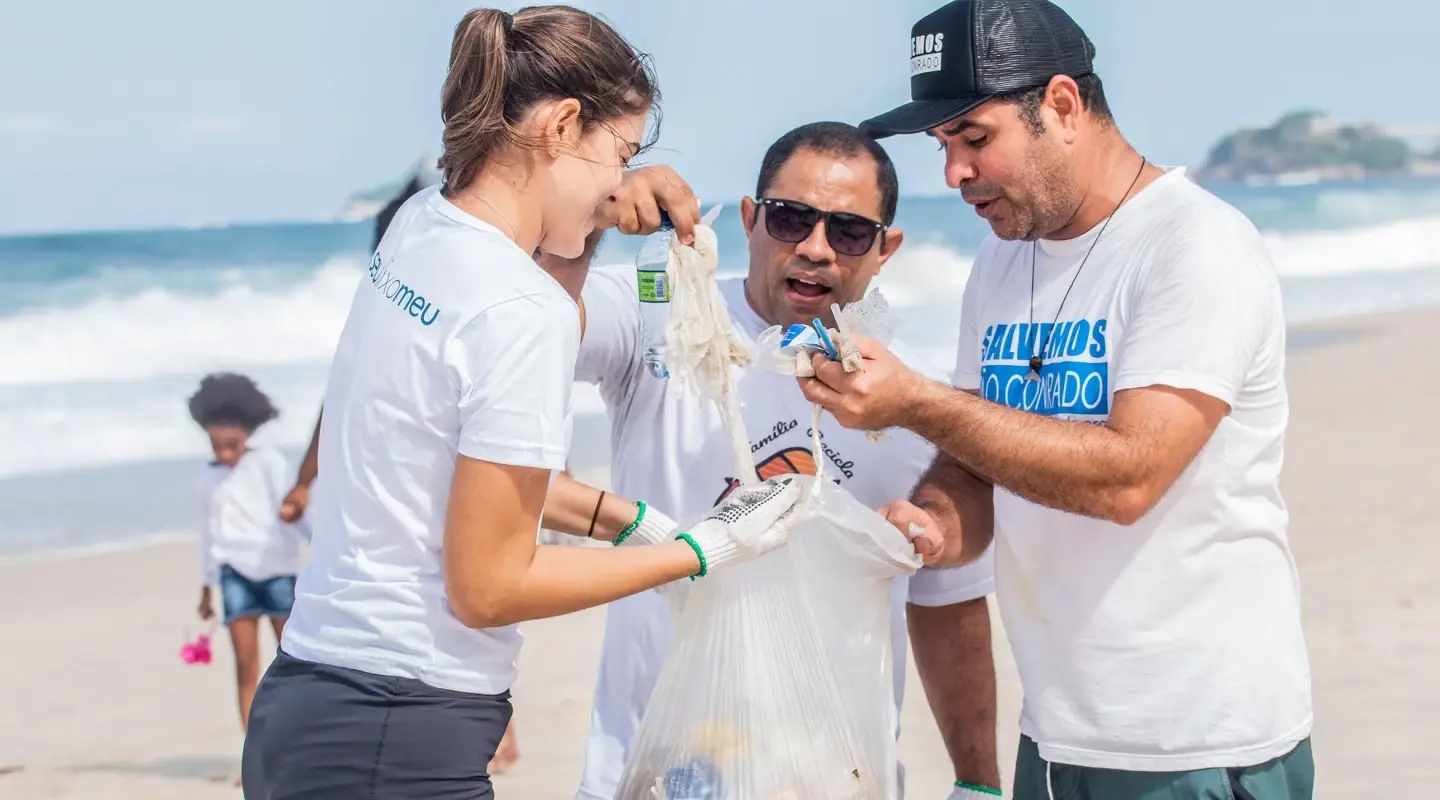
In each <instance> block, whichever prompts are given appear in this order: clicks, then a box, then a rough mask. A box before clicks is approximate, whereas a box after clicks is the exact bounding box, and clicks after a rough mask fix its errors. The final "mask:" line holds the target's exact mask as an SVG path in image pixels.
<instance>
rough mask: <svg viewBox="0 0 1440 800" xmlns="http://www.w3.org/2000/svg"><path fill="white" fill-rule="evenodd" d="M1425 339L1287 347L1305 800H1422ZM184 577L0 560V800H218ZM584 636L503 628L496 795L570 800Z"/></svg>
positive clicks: (541, 628)
mask: <svg viewBox="0 0 1440 800" xmlns="http://www.w3.org/2000/svg"><path fill="white" fill-rule="evenodd" d="M1437 337H1440V311H1436V310H1426V311H1412V312H1405V313H1396V314H1390V315H1386V316H1384V317H1363V318H1355V319H1351V320H1346V321H1342V322H1334V323H1328V324H1326V325H1324V326H1322V327H1318V328H1316V327H1312V328H1307V329H1303V330H1300V331H1296V332H1294V333H1293V334H1292V348H1291V354H1290V362H1289V386H1290V392H1291V401H1292V421H1291V427H1290V435H1289V441H1288V452H1287V463H1286V466H1285V488H1286V491H1287V499H1288V501H1289V503H1290V507H1291V511H1292V525H1291V538H1292V541H1293V543H1294V548H1295V552H1296V556H1297V559H1298V561H1299V565H1300V570H1301V576H1302V580H1303V586H1304V609H1305V627H1306V634H1307V637H1308V644H1309V648H1310V654H1311V661H1312V664H1313V670H1314V685H1315V694H1316V717H1317V723H1316V729H1315V734H1314V743H1315V754H1316V759H1317V765H1318V772H1319V783H1320V787H1319V791H1318V792H1317V797H1320V798H1419V797H1427V796H1429V792H1431V791H1433V787H1434V786H1435V785H1436V781H1437V779H1440V763H1437V762H1436V761H1432V760H1431V759H1430V758H1429V754H1428V752H1427V751H1428V747H1429V741H1430V739H1431V738H1432V736H1433V734H1434V733H1435V732H1436V731H1437V725H1436V722H1435V720H1436V717H1437V715H1440V680H1437V679H1436V675H1437V674H1440V581H1436V580H1435V578H1434V575H1433V571H1434V565H1435V564H1436V563H1440V539H1437V538H1436V537H1435V536H1434V535H1433V530H1434V520H1435V519H1436V518H1437V517H1440V491H1437V490H1440V472H1437V470H1436V468H1435V464H1434V459H1435V454H1436V453H1437V452H1440V425H1436V424H1435V422H1434V416H1433V402H1434V401H1433V397H1434V396H1435V394H1436V393H1437V392H1440V358H1436V357H1435V356H1434V355H1433V353H1432V352H1431V348H1430V346H1429V344H1428V343H1429V342H1432V341H1434V340H1435V339H1436V338H1437ZM75 502H86V498H83V497H80V498H76V499H75ZM196 562H197V555H196V553H195V544H194V543H193V542H180V543H169V544H161V545H154V546H149V547H143V548H139V549H131V550H126V551H119V552H111V553H105V554H97V555H90V556H85V557H75V558H69V559H65V560H51V561H42V562H31V563H25V564H15V565H10V566H4V567H0V609H4V613H3V614H0V642H3V643H4V654H5V657H4V658H3V659H0V685H3V686H4V687H5V690H4V697H3V702H0V709H3V711H0V715H3V716H0V719H3V725H0V797H3V798H87V799H88V798H107V799H110V800H131V799H132V798H133V799H134V800H140V799H141V798H144V800H164V798H185V800H204V799H205V798H235V797H239V796H240V792H239V790H237V789H235V788H234V787H233V786H231V785H230V781H231V780H232V779H233V777H234V776H235V775H236V774H238V773H237V771H238V761H239V759H238V756H239V748H240V742H241V736H240V730H239V725H238V722H237V721H236V719H235V705H234V693H233V688H232V682H233V679H232V675H233V669H232V664H231V661H230V658H229V654H228V642H226V641H225V640H224V639H223V638H222V640H221V641H220V647H219V650H218V651H217V661H216V663H215V664H213V665H211V666H209V667H187V666H185V665H183V664H181V663H180V661H179V659H178V658H177V656H176V651H177V648H178V647H179V645H180V642H181V637H182V633H183V628H184V626H185V625H186V624H187V622H189V621H190V620H191V618H192V611H191V609H192V608H193V606H194V603H195V600H196V585H195V582H196V578H195V576H196V571H197V568H196ZM603 628H604V614H603V612H602V611H590V612H586V613H581V614H575V615H570V616H567V617H563V618H559V619H553V620H546V621H542V622H536V623H530V624H527V625H525V626H524V627H523V630H524V633H525V637H526V644H525V649H524V651H523V655H522V659H521V660H522V665H521V674H522V676H523V677H522V679H521V681H520V683H519V685H517V686H516V688H515V702H516V707H517V720H518V725H519V729H518V730H519V734H520V744H521V748H522V760H521V762H520V764H519V765H518V766H517V767H515V769H514V770H513V771H512V773H511V774H508V775H504V776H501V777H500V778H498V779H497V785H498V792H497V793H498V795H499V796H500V797H501V798H505V800H531V799H535V800H540V799H543V800H553V799H555V798H566V797H569V796H570V795H571V793H572V792H573V790H574V787H575V784H576V782H577V779H578V776H579V770H580V759H581V752H582V747H583V737H584V733H585V730H586V727H587V725H588V715H589V705H590V697H591V692H592V689H593V685H594V677H595V669H596V662H597V657H598V651H599V645H600V640H601V636H602V634H603ZM995 629H996V645H995V646H996V655H997V669H998V672H999V676H1000V681H999V685H1000V702H999V709H1000V724H999V736H1000V753H1001V768H1002V771H1003V773H1004V774H1005V776H1006V785H1007V788H1008V785H1009V783H1008V781H1009V774H1010V772H1011V769H1012V766H1013V758H1014V749H1015V738H1016V717H1017V715H1018V712H1019V705H1020V689H1019V684H1018V680H1017V678H1016V676H1015V669H1014V665H1013V662H1012V660H1011V656H1010V653H1009V648H1008V645H1007V644H1006V642H1005V639H1004V632H1003V629H1002V628H1001V626H1000V625H999V622H998V619H997V620H996V625H995ZM265 641H266V643H265V645H264V647H265V648H266V649H269V648H270V647H271V645H270V644H269V640H268V639H267V640H265ZM1427 675H1428V676H1429V677H1428V678H1427V677H1426V676H1427ZM903 726H904V734H903V737H902V747H903V753H904V760H905V762H906V766H907V770H908V775H909V780H908V788H909V792H908V795H909V796H910V797H912V798H917V799H920V800H923V799H924V798H937V799H938V798H943V797H944V796H945V795H946V794H947V793H948V791H949V788H948V787H949V782H950V776H949V768H948V764H947V763H946V759H945V756H944V750H943V748H942V746H941V744H940V740H939V736H938V734H937V732H936V730H935V726H934V723H933V721H932V720H931V719H930V714H929V711H928V709H927V708H926V706H925V701H924V697H923V695H922V694H921V691H920V685H919V681H918V680H917V679H916V678H915V677H914V674H913V667H912V673H911V678H910V682H909V691H908V692H907V701H906V706H905V717H904V721H903Z"/></svg>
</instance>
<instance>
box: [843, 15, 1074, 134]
mask: <svg viewBox="0 0 1440 800" xmlns="http://www.w3.org/2000/svg"><path fill="white" fill-rule="evenodd" d="M1094 58H1095V45H1094V44H1092V43H1091V42H1090V39H1089V38H1088V37H1086V36H1085V32H1084V31H1082V30H1080V26H1079V25H1076V24H1075V21H1074V20H1072V19H1070V15H1068V14H1066V13H1065V12H1064V11H1062V10H1060V7H1059V6H1057V5H1055V4H1054V3H1050V2H1047V0H954V2H952V3H947V4H946V5H944V6H941V7H940V8H939V9H938V10H936V11H934V12H932V13H930V14H929V15H927V16H926V17H924V18H923V19H921V20H920V21H919V22H917V23H915V27H913V28H911V29H910V102H909V103H906V104H905V105H903V106H900V107H899V108H896V109H894V110H892V111H889V112H886V113H884V114H881V115H880V116H878V117H875V118H873V119H868V120H865V121H864V122H862V123H860V130H862V131H864V132H865V133H866V134H868V135H870V136H871V137H873V138H876V139H881V138H884V137H886V136H894V135H895V134H899V133H919V132H921V131H926V130H929V129H931V128H933V127H935V126H937V125H941V124H943V123H945V122H949V121H950V120H952V119H955V118H956V117H958V116H960V115H961V114H965V113H968V112H969V111H971V110H972V109H974V108H975V107H976V106H978V105H980V104H981V103H983V102H985V101H986V100H989V99H990V98H992V97H994V96H995V95H999V94H1006V93H1009V92H1018V91H1020V90H1022V89H1032V88H1034V87H1036V86H1044V85H1045V84H1047V83H1049V82H1050V79H1051V78H1053V77H1055V76H1056V75H1069V76H1070V77H1072V78H1078V77H1080V76H1082V75H1088V74H1090V73H1091V72H1092V71H1093V70H1094V66H1093V63H1092V62H1093V60H1094Z"/></svg>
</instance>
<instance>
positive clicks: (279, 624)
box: [270, 617, 290, 647]
mask: <svg viewBox="0 0 1440 800" xmlns="http://www.w3.org/2000/svg"><path fill="white" fill-rule="evenodd" d="M288 619H290V618H289V617H271V618H270V628H271V630H273V631H275V646H277V647H278V646H280V635H281V634H283V633H284V632H285V621H286V620H288Z"/></svg>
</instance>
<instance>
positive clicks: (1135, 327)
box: [1115, 218, 1283, 406]
mask: <svg viewBox="0 0 1440 800" xmlns="http://www.w3.org/2000/svg"><path fill="white" fill-rule="evenodd" d="M1130 309H1131V311H1130V314H1129V319H1128V320H1127V322H1126V324H1125V330H1124V333H1123V334H1122V336H1121V341H1120V348H1119V352H1118V353H1117V354H1116V355H1117V361H1118V363H1117V364H1116V376H1115V391H1121V390H1124V389H1135V388H1140V387H1144V386H1171V387H1174V388H1177V389H1189V390H1193V391H1197V392H1203V393H1204V394H1207V395H1210V396H1211V397H1214V398H1216V399H1218V400H1221V401H1223V402H1225V403H1226V404H1229V405H1232V406H1233V405H1234V404H1235V399H1236V397H1237V396H1238V395H1239V393H1240V390H1241V388H1242V387H1243V386H1244V384H1245V379H1246V375H1247V374H1248V373H1249V371H1250V368H1251V365H1252V364H1253V363H1254V362H1255V358H1256V356H1257V354H1258V353H1259V352H1260V351H1261V350H1262V348H1263V347H1264V346H1265V343H1266V341H1267V339H1268V338H1269V337H1271V336H1272V334H1273V333H1274V332H1275V326H1277V325H1282V324H1283V322H1282V316H1283V312H1282V311H1281V307H1280V300H1279V285H1278V282H1277V280H1276V278H1275V272H1274V268H1273V266H1272V265H1271V262H1270V258H1269V256H1268V254H1267V253H1266V251H1265V245H1264V242H1263V240H1261V238H1260V235H1259V233H1258V232H1256V231H1255V230H1254V228H1253V227H1251V226H1249V225H1248V224H1242V222H1241V221H1238V220H1227V219H1223V218H1222V219H1221V220H1218V221H1216V222H1213V223H1210V224H1206V225H1203V226H1198V225H1197V226H1194V227H1192V228H1191V229H1189V230H1187V231H1185V232H1183V233H1179V234H1177V240H1176V241H1175V242H1174V243H1173V244H1171V245H1170V246H1168V247H1165V248H1163V249H1162V250H1161V252H1160V253H1159V254H1158V255H1157V261H1156V262H1155V263H1154V264H1152V265H1151V266H1150V268H1149V270H1148V272H1147V273H1146V274H1145V275H1144V277H1143V279H1142V281H1141V283H1140V284H1139V285H1138V286H1137V287H1136V288H1135V294H1134V296H1133V297H1132V299H1131V302H1130Z"/></svg>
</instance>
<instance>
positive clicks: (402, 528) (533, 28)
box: [242, 6, 800, 800]
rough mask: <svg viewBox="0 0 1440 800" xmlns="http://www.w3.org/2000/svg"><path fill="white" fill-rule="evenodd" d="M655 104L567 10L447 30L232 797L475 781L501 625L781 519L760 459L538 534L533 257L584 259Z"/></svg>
mask: <svg viewBox="0 0 1440 800" xmlns="http://www.w3.org/2000/svg"><path fill="white" fill-rule="evenodd" d="M657 99H658V90H657V88H656V84H655V79H654V75H653V72H652V71H651V69H650V66H649V60H648V59H647V58H646V57H645V56H644V55H643V54H641V53H638V52H637V51H635V49H634V48H633V47H632V46H631V45H630V44H629V43H628V42H626V41H625V40H624V39H623V38H622V37H621V36H620V35H619V34H618V33H617V32H616V31H615V30H614V29H613V28H611V27H610V26H609V25H608V24H607V23H605V22H604V21H603V20H600V19H599V18H597V17H595V16H593V15H591V14H588V13H586V12H584V11H580V10H578V9H575V8H571V7H568V6H541V7H529V8H525V9H522V10H520V11H519V12H517V13H515V14H513V15H512V14H509V13H507V12H504V11H499V10H496V9H489V8H481V9H475V10H473V11H470V12H469V13H467V14H466V15H465V16H464V18H463V19H462V20H461V21H460V23H459V24H458V25H457V26H456V28H455V34H454V39H453V43H452V47H451V53H450V66H449V71H448V73H447V76H446V79H445V83H444V86H443V89H442V92H441V118H442V120H443V122H444V135H443V139H444V145H445V149H444V155H443V156H442V159H441V167H442V170H443V172H444V183H443V185H442V186H441V187H438V188H431V189H427V190H424V191H421V192H420V193H418V194H416V195H415V196H414V197H412V198H411V199H410V200H409V201H408V202H406V203H405V204H404V205H403V206H402V207H401V208H400V210H399V212H397V213H396V215H395V218H394V220H392V222H391V225H390V228H389V230H387V231H386V233H385V236H384V238H383V240H382V241H381V243H380V247H379V249H378V250H377V252H376V253H375V255H374V256H373V258H372V260H371V262H370V267H369V271H368V275H367V279H366V280H362V281H361V282H360V285H359V286H358V287H356V290H355V295H354V298H353V300H352V304H351V308H350V312H349V315H348V317H347V319H346V323H345V328H344V330H343V331H342V333H341V335H340V341H339V344H338V346H337V348H336V356H335V360H334V363H333V364H332V366H331V370H330V376H329V381H328V385H327V387H326V393H325V403H324V422H323V424H322V425H321V428H320V445H319V453H320V459H321V460H322V461H323V462H324V464H325V478H324V485H323V487H322V490H321V491H320V492H319V493H318V495H317V497H316V502H315V503H314V504H313V505H312V506H311V507H310V508H309V509H308V511H307V514H308V515H309V516H310V517H311V520H310V528H311V531H312V546H311V553H310V555H311V557H310V561H309V563H308V564H307V565H306V566H305V569H304V570H303V571H302V572H301V574H300V577H299V580H298V582H297V586H296V590H295V606H294V610H293V613H292V615H291V618H290V622H289V624H288V625H287V626H286V627H285V632H284V638H283V639H282V641H281V643H280V648H279V651H278V652H277V653H276V656H275V660H274V661H273V662H272V663H271V665H270V667H269V669H268V670H266V673H265V676H264V677H263V678H262V679H261V681H260V687H259V689H258V691H257V692H256V695H255V700H254V704H253V705H252V708H251V718H250V727H249V730H248V733H247V735H246V738H245V752H244V756H243V759H242V774H243V779H244V787H245V794H246V797H247V798H251V800H281V798H284V800H305V799H306V798H331V797H384V798H394V800H406V798H434V797H446V798H454V799H455V800H461V798H464V799H465V800H487V799H488V798H493V797H494V796H495V793H494V788H493V785H492V783H491V780H490V775H489V774H488V772H487V771H486V765H487V764H488V763H489V762H490V760H491V759H492V758H493V757H494V755H495V752H496V748H497V746H498V745H499V742H500V739H501V737H502V736H503V734H504V731H505V728H506V726H507V725H508V722H509V719H510V716H511V708H512V706H511V699H510V691H511V687H512V686H513V685H514V683H515V680H516V678H517V669H518V668H517V656H518V655H519V652H520V648H521V637H520V633H519V630H518V628H517V625H518V624H519V623H522V622H524V621H527V620H533V619H541V618H546V617H553V616H559V615H563V614H568V613H571V612H574V611H579V610H582V609H585V608H591V607H594V606H597V605H603V604H605V603H608V602H610V601H612V600H616V599H618V598H620V597H624V596H626V595H629V594H634V593H636V592H641V591H644V590H646V589H650V588H654V587H657V586H661V585H663V584H666V583H670V582H673V581H678V580H681V579H684V578H695V579H697V580H703V579H704V578H705V577H706V576H707V575H709V574H711V573H712V572H716V571H721V570H725V569H728V568H729V567H730V566H731V565H734V564H737V563H742V562H745V561H748V560H749V559H753V558H756V557H759V556H761V555H763V554H764V553H767V552H770V551H772V550H773V549H774V548H776V547H779V546H781V545H782V544H784V542H785V541H786V540H787V538H788V537H789V534H790V529H791V523H790V520H791V519H792V518H793V512H794V510H795V506H796V503H797V502H798V501H799V499H800V497H799V495H800V493H799V487H798V484H797V483H796V482H795V481H793V480H787V479H784V478H779V479H775V480H771V481H768V482H765V483H762V484H760V485H758V486H754V487H746V489H744V490H741V491H737V492H735V493H734V494H733V495H732V496H731V497H730V498H728V499H727V502H726V503H724V504H723V505H721V506H720V507H719V508H716V509H714V510H713V511H712V513H711V514H710V515H709V516H707V517H706V518H705V519H703V520H701V521H699V522H697V523H696V524H695V525H694V526H693V527H691V528H689V529H688V530H684V531H680V530H676V529H675V528H674V527H673V526H663V527H662V528H661V529H660V530H656V531H652V532H651V533H649V534H646V535H645V536H644V540H645V541H646V542H647V544H645V545H644V546H635V547H614V548H586V547H546V546H540V545H538V544H537V541H536V540H537V534H538V531H539V525H540V521H541V517H542V514H543V511H544V507H545V500H546V495H547V494H548V492H549V489H550V484H551V482H552V480H553V479H554V476H555V473H556V471H558V470H560V469H562V468H563V466H564V463H565V457H566V454H567V452H568V449H569V438H570V424H569V406H570V394H571V389H572V387H573V383H574V370H575V355H576V350H577V349H578V348H579V344H580V335H581V333H580V332H581V324H582V323H581V319H580V313H579V309H578V306H577V305H576V302H575V300H574V299H573V298H572V297H571V296H570V295H569V294H568V293H567V292H566V290H565V288H564V287H563V286H562V285H561V283H560V282H559V281H558V280H557V279H556V277H555V276H554V275H553V274H551V273H550V272H548V271H547V270H545V269H544V268H543V267H541V266H540V265H539V264H537V263H536V262H535V261H534V258H533V254H534V253H535V252H536V251H537V250H541V251H544V252H548V253H554V254H556V255H558V256H561V257H563V258H576V257H578V256H580V255H581V253H582V252H583V250H584V246H585V240H586V237H587V235H588V234H589V233H590V231H591V230H592V229H593V228H594V227H595V225H596V221H595V220H596V216H597V214H599V212H600V210H601V205H602V203H603V201H604V200H605V199H606V198H607V197H609V196H611V195H612V194H613V193H614V192H616V191H617V190H618V189H619V188H620V187H621V185H622V183H623V181H624V174H625V169H626V167H627V166H628V164H629V162H630V160H631V159H633V158H634V157H635V156H636V155H637V154H638V153H639V152H640V151H641V150H642V149H643V148H644V144H645V138H646V128H647V122H648V119H649V115H650V113H651V112H652V111H653V110H654V106H655V102H656V100H657ZM690 227H691V228H692V229H693V224H692V225H691V226H690ZM687 233H688V235H690V236H693V230H691V231H688V232H687ZM645 522H646V520H644V519H642V518H640V516H639V515H637V518H636V520H635V524H634V527H635V530H632V531H630V533H632V534H634V535H636V536H639V535H641V534H640V528H642V527H644V526H645Z"/></svg>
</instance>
